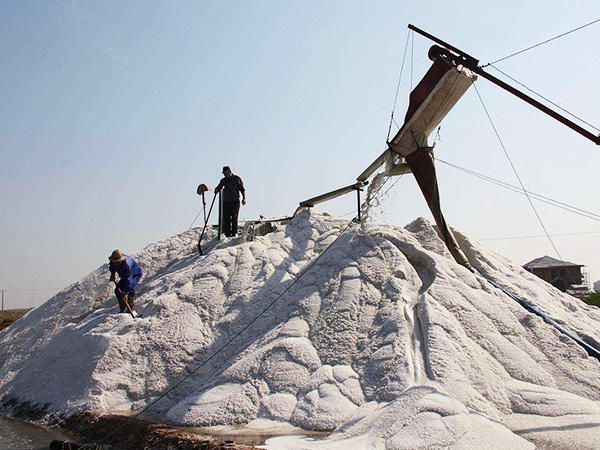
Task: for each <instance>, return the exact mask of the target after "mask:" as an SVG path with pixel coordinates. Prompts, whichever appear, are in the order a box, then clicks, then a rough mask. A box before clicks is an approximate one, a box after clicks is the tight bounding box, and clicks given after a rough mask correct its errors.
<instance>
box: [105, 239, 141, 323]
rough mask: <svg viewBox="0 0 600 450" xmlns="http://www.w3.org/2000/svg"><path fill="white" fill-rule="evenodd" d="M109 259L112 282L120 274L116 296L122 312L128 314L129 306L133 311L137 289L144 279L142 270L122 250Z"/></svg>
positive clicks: (115, 252)
mask: <svg viewBox="0 0 600 450" xmlns="http://www.w3.org/2000/svg"><path fill="white" fill-rule="evenodd" d="M108 259H109V261H110V263H109V269H110V281H115V280H116V275H115V274H117V273H118V274H119V282H118V283H117V287H116V288H115V295H116V296H117V300H118V301H119V307H120V308H121V311H120V312H128V311H126V310H127V305H129V308H131V310H132V311H133V303H134V300H135V288H136V286H137V284H138V283H139V281H140V278H142V268H141V267H140V266H139V264H138V263H137V262H136V261H135V260H134V259H133V258H132V257H131V256H127V255H124V254H123V253H122V252H121V250H115V251H114V252H112V254H111V255H110V256H109V257H108Z"/></svg>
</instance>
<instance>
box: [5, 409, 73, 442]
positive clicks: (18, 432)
mask: <svg viewBox="0 0 600 450" xmlns="http://www.w3.org/2000/svg"><path fill="white" fill-rule="evenodd" d="M55 439H59V440H66V439H67V438H66V437H65V436H63V435H60V434H58V433H56V432H53V431H50V430H47V429H45V428H42V427H38V426H35V425H31V424H30V423H27V422H22V421H20V420H16V419H11V418H8V417H4V416H0V449H1V450H42V449H43V450H48V449H49V448H50V442H52V441H53V440H55Z"/></svg>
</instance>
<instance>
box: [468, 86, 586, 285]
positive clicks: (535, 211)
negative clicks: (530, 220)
mask: <svg viewBox="0 0 600 450" xmlns="http://www.w3.org/2000/svg"><path fill="white" fill-rule="evenodd" d="M473 86H474V87H475V92H477V97H479V101H480V102H481V105H482V106H483V109H484V111H485V114H486V115H487V118H488V120H489V121H490V124H491V125H492V128H493V129H494V133H495V134H496V137H497V138H498V142H499V143H500V146H501V147H502V150H504V154H505V155H506V158H507V159H508V162H509V163H510V166H511V167H512V170H513V172H514V174H515V176H516V177H517V180H519V185H520V186H521V190H522V191H523V193H524V194H525V196H526V197H527V200H528V201H529V204H530V205H531V208H532V209H533V212H534V213H535V216H536V217H537V219H538V222H539V223H540V225H541V227H542V229H543V230H544V233H545V234H546V236H547V237H548V241H550V244H551V245H552V248H554V251H555V252H556V255H557V256H558V259H559V260H560V262H562V264H563V265H564V266H565V267H566V264H565V261H564V260H563V258H562V256H561V254H560V252H559V251H558V248H556V245H554V241H553V240H552V238H551V237H550V233H548V230H547V229H546V226H545V225H544V222H543V221H542V218H541V217H540V215H539V214H538V212H537V209H535V205H534V204H533V201H532V200H531V197H530V196H529V193H528V191H527V190H526V189H525V186H524V185H523V181H522V180H521V177H520V176H519V174H518V172H517V169H516V167H515V165H514V164H513V162H512V159H511V158H510V155H509V154H508V150H506V147H505V146H504V142H503V141H502V138H500V134H499V133H498V129H497V128H496V125H495V124H494V121H493V120H492V117H491V116H490V113H489V112H488V109H487V107H486V106H485V103H484V102H483V99H482V98H481V95H480V94H479V89H477V86H476V85H475V83H473ZM567 273H569V275H570V272H569V271H567ZM571 280H572V281H573V282H575V280H573V277H572V276H571Z"/></svg>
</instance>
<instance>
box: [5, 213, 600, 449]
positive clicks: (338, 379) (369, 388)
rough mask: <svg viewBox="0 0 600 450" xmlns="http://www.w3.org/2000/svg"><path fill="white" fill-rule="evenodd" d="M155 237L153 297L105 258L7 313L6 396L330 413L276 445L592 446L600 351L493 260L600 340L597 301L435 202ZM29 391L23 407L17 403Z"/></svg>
mask: <svg viewBox="0 0 600 450" xmlns="http://www.w3.org/2000/svg"><path fill="white" fill-rule="evenodd" d="M198 233H199V230H197V229H195V230H189V231H186V232H184V233H181V234H179V235H177V236H174V237H172V238H170V239H167V240H165V241H162V242H158V243H155V244H152V245H150V246H148V247H147V248H145V249H144V250H142V251H140V252H139V253H137V254H135V255H134V257H135V258H136V259H137V260H138V261H139V262H140V264H141V266H142V267H143V269H144V273H145V276H144V279H143V280H142V283H141V285H140V291H139V294H138V299H137V303H136V310H137V312H138V313H139V314H140V315H141V317H140V318H138V319H132V318H131V317H130V316H129V315H125V314H115V312H116V311H117V306H116V301H115V299H114V296H113V294H112V288H111V286H110V284H109V282H108V270H107V267H106V265H104V266H102V267H100V268H99V269H98V270H97V271H95V272H93V273H91V274H90V275H88V276H87V277H85V278H84V279H82V280H80V281H79V282H77V283H75V284H74V285H72V286H70V287H69V288H68V289H66V290H64V291H63V292H61V293H59V294H58V295H56V296H55V297H53V298H52V299H50V300H49V301H48V302H46V303H45V304H44V305H42V306H41V307H39V308H37V309H35V310H33V311H31V312H30V313H29V314H27V315H26V316H25V317H24V318H23V319H21V320H19V321H18V322H16V323H15V324H13V325H11V326H10V327H9V328H7V329H6V330H4V331H3V332H0V348H2V352H1V354H0V402H1V403H0V405H1V408H2V409H1V410H0V411H2V412H5V413H9V414H11V413H12V414H19V411H23V410H24V409H28V410H30V411H31V410H32V409H35V408H37V411H38V412H39V413H40V414H45V415H46V416H49V415H51V414H60V415H70V414H73V413H75V412H77V411H81V410H87V411H95V412H99V413H114V412H123V411H138V410H140V409H142V408H144V407H146V406H147V405H149V404H150V403H151V402H153V401H155V400H157V399H158V398H159V397H160V396H162V395H163V394H164V393H165V392H167V390H168V389H169V388H170V387H172V386H174V385H175V384H176V383H178V382H179V381H180V380H182V379H183V378H184V377H186V376H187V377H188V378H187V379H186V380H185V382H183V383H182V384H180V385H179V386H178V387H177V388H176V389H174V390H172V391H170V392H169V393H168V395H166V396H165V397H162V398H161V399H160V400H159V401H158V402H157V403H155V404H153V405H152V406H151V408H150V413H152V414H153V416H155V417H156V416H157V415H158V416H162V417H163V419H164V420H165V421H166V422H168V423H171V424H176V425H184V426H202V427H208V426H224V425H232V424H246V425H247V426H248V428H249V429H264V428H267V427H270V426H280V427H289V429H293V427H296V429H297V428H300V429H304V430H312V431H331V432H332V433H331V434H330V435H329V437H327V438H326V439H321V440H311V439H308V438H302V437H280V438H272V439H270V440H268V441H267V444H266V447H267V448H269V449H313V448H314V449H325V448H327V449H330V448H339V449H342V448H350V446H352V448H355V449H362V448H365V449H367V448H368V449H380V448H381V449H414V448H452V449H467V448H470V449H474V448H486V449H501V448H502V449H505V448H515V449H520V448H523V449H533V448H536V446H538V447H542V448H543V447H544V446H547V447H550V446H552V448H561V449H588V448H589V449H592V448H595V446H596V443H597V442H600V406H599V405H600V403H598V402H599V400H600V370H599V369H600V363H599V362H598V361H597V360H596V359H594V358H591V357H589V356H588V355H587V353H586V352H585V350H584V349H583V348H581V347H580V346H579V345H577V344H576V343H575V342H574V341H573V340H571V339H570V338H568V337H566V336H564V335H563V334H561V333H560V332H558V331H557V330H556V329H554V328H553V327H551V326H550V325H548V324H547V323H545V322H544V321H543V320H542V319H541V318H539V317H538V316H535V315H533V314H531V313H529V312H527V311H526V310H525V309H523V308H522V307H521V306H520V305H519V304H518V303H517V302H516V301H515V300H513V299H511V298H510V297H509V296H507V295H506V294H504V293H503V292H501V291H500V290H498V289H496V288H494V287H493V286H492V285H490V284H489V283H488V282H487V281H486V280H485V279H484V278H483V276H485V277H487V278H488V279H491V280H493V281H494V282H495V283H497V284H498V285H501V286H502V287H503V288H505V289H507V290H508V291H510V292H512V293H513V294H515V295H517V296H519V297H522V298H523V299H525V300H527V301H528V302H530V303H532V304H534V305H535V306H536V307H537V308H539V309H540V310H542V311H543V312H544V313H545V314H547V315H548V316H550V317H551V318H553V319H554V320H555V321H557V322H558V323H560V324H561V325H562V326H563V327H565V328H568V329H570V330H571V331H573V332H574V333H576V334H577V335H578V336H579V337H580V338H581V339H583V340H584V341H585V342H587V343H588V344H590V345H592V346H594V347H596V348H600V344H599V343H600V312H599V311H600V310H598V309H597V308H595V307H590V306H587V305H585V304H584V303H582V302H581V301H579V300H577V299H576V298H573V297H571V296H569V295H566V294H563V293H561V292H560V291H558V290H556V289H554V288H553V287H552V286H550V285H549V284H547V283H545V282H544V281H542V280H540V279H538V278H536V277H535V276H533V275H531V274H529V273H527V272H525V271H524V270H523V269H521V267H520V266H518V265H517V264H514V263H512V262H511V261H509V260H507V259H505V258H503V257H502V256H500V255H498V254H496V253H494V252H492V251H490V250H489V249H487V248H485V247H484V246H482V245H481V244H480V243H478V242H477V241H475V240H472V239H470V238H468V237H467V236H464V235H462V234H461V233H459V232H456V237H457V240H458V242H459V244H460V246H461V248H462V250H463V251H464V253H465V254H466V256H467V257H468V259H469V261H470V262H471V264H472V265H473V267H474V268H475V269H476V270H477V271H478V272H479V273H481V274H482V275H483V276H479V275H475V274H473V273H471V272H470V271H468V270H467V269H465V268H464V267H462V266H460V265H458V264H456V263H455V262H454V261H453V260H452V259H451V257H450V256H449V254H448V252H447V251H446V250H445V247H444V245H443V243H442V242H441V241H440V239H439V238H438V236H437V234H436V232H435V230H434V229H433V228H432V226H431V225H430V224H429V223H428V222H427V221H425V220H424V219H417V220H416V221H414V222H413V223H411V224H410V225H408V226H407V227H404V228H402V227H393V226H381V225H376V224H368V223H367V224H363V225H362V226H361V225H357V224H352V223H349V222H347V221H345V220H342V219H338V218H335V217H331V216H328V215H326V214H320V213H315V212H303V213H301V214H299V215H298V216H296V217H295V218H294V219H293V220H292V221H291V222H290V223H289V224H287V225H285V226H281V225H280V226H278V227H276V229H275V231H273V232H271V233H269V234H266V235H264V236H259V237H256V238H255V239H254V240H252V241H250V242H243V241H244V239H243V238H234V239H225V240H223V241H221V242H217V241H216V240H214V239H213V238H214V235H212V234H210V235H209V243H208V244H207V245H205V248H207V249H210V252H209V253H208V255H206V256H199V255H198V254H197V250H196V241H197V238H198ZM19 408H20V409H19Z"/></svg>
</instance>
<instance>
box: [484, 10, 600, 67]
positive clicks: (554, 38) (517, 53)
mask: <svg viewBox="0 0 600 450" xmlns="http://www.w3.org/2000/svg"><path fill="white" fill-rule="evenodd" d="M597 22H600V19H596V20H593V21H592V22H590V23H586V24H585V25H582V26H580V27H577V28H574V29H573V30H571V31H567V32H566V33H562V34H559V35H558V36H555V37H553V38H550V39H547V40H545V41H544V42H540V43H539V44H535V45H532V46H531V47H527V48H525V49H523V50H520V51H518V52H516V53H513V54H511V55H508V56H505V57H504V58H500V59H497V60H496V61H494V62H491V63H488V64H486V65H484V66H482V68H483V67H487V66H491V65H494V64H496V63H499V62H500V61H505V60H507V59H509V58H512V57H513V56H517V55H520V54H521V53H525V52H526V51H529V50H531V49H534V48H536V47H539V46H541V45H544V44H547V43H548V42H552V41H554V40H556V39H558V38H561V37H563V36H566V35H567V34H571V33H574V32H575V31H578V30H581V29H583V28H585V27H589V26H590V25H593V24H595V23H597Z"/></svg>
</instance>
